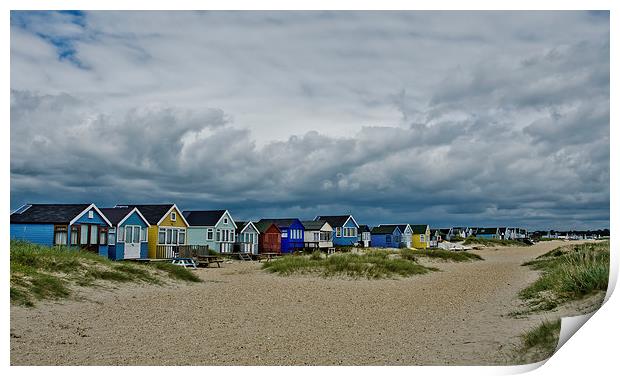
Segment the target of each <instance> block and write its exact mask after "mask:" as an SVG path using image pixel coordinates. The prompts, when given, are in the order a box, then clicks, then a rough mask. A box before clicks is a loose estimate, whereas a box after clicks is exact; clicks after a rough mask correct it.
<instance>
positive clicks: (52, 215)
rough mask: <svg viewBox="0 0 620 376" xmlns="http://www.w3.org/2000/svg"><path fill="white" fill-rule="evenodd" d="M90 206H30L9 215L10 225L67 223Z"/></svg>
mask: <svg viewBox="0 0 620 376" xmlns="http://www.w3.org/2000/svg"><path fill="white" fill-rule="evenodd" d="M90 205H91V204H31V205H30V206H29V207H26V206H25V207H22V208H20V209H21V210H18V211H17V212H15V213H13V214H11V223H69V222H71V220H73V219H74V218H75V217H76V216H77V215H78V214H80V213H81V212H83V211H84V210H86V208H88V207H89V206H90ZM24 209H25V210H24Z"/></svg>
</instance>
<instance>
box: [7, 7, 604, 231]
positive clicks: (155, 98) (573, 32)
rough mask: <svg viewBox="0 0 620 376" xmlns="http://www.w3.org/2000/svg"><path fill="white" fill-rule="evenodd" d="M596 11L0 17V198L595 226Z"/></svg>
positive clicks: (600, 154)
mask: <svg viewBox="0 0 620 376" xmlns="http://www.w3.org/2000/svg"><path fill="white" fill-rule="evenodd" d="M609 71H610V56H609V12H583V11H549V12H541V11H531V12H524V11H518V12H474V11H467V12H423V11H407V12H332V11H330V12H185V11H165V12H164V11H136V12H130V11H122V12H110V11H92V12H91V11H88V12H77V11H71V12H47V11H46V12H30V11H28V12H24V11H12V12H11V208H12V209H16V208H17V207H19V206H21V205H22V204H23V203H37V202H41V203H42V202H48V203H53V202H59V203H60V202H95V203H96V204H97V205H100V206H104V207H105V206H109V205H114V204H115V203H118V202H135V203H167V202H174V203H176V204H177V205H178V206H179V207H180V208H181V209H182V210H192V209H193V210H196V209H219V208H226V209H229V210H230V211H231V213H232V215H233V216H234V217H235V219H259V218H261V217H299V218H303V219H305V218H313V217H314V216H316V215H330V214H341V213H351V214H353V215H354V216H355V217H356V219H358V222H361V223H368V224H370V225H375V224H379V223H397V222H408V223H428V224H430V225H432V226H442V227H443V226H451V225H454V226H456V225H470V226H487V225H497V226H523V227H527V228H529V229H549V228H555V229H559V230H571V229H597V228H609V208H610V206H609V201H610V200H609V195H610V187H609V167H610V163H609V162H610V161H609V148H610V138H609V127H610V118H609V107H610V102H609V93H610V86H609V83H610V81H609V77H610V76H609Z"/></svg>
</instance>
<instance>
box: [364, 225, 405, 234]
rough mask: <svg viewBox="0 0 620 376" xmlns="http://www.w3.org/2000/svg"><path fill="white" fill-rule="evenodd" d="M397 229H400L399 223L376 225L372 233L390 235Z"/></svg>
mask: <svg viewBox="0 0 620 376" xmlns="http://www.w3.org/2000/svg"><path fill="white" fill-rule="evenodd" d="M396 230H398V231H400V229H399V228H398V225H379V226H377V227H374V228H373V229H372V231H371V232H370V233H371V234H373V235H383V234H385V235H389V234H393V233H394V231H396Z"/></svg>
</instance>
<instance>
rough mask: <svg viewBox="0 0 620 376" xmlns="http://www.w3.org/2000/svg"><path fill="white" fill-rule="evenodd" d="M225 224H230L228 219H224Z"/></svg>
mask: <svg viewBox="0 0 620 376" xmlns="http://www.w3.org/2000/svg"><path fill="white" fill-rule="evenodd" d="M224 224H225V225H227V224H228V218H226V217H224Z"/></svg>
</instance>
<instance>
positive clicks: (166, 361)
mask: <svg viewBox="0 0 620 376" xmlns="http://www.w3.org/2000/svg"><path fill="white" fill-rule="evenodd" d="M560 243H561V242H558V241H553V242H541V243H538V244H536V245H535V246H532V247H523V248H501V249H497V250H494V249H485V250H481V251H476V252H477V253H479V254H480V255H481V256H483V257H484V258H485V260H484V261H478V262H471V263H435V264H433V265H434V266H438V267H439V268H440V269H441V270H442V271H441V272H435V273H430V274H427V275H421V276H415V277H412V278H406V279H398V280H379V281H367V280H341V279H323V278H319V277H303V276H301V277H279V276H274V275H270V274H268V273H265V272H263V271H261V270H260V267H259V264H257V263H249V262H246V263H242V262H236V263H233V264H225V265H224V267H222V268H221V269H216V268H212V269H208V270H199V271H197V273H198V274H199V275H200V276H201V277H202V278H203V279H204V280H205V281H206V282H205V283H200V284H193V285H186V284H179V285H172V286H166V287H161V286H131V287H128V286H124V287H121V288H119V289H116V290H113V291H101V290H96V291H89V292H88V294H87V299H88V300H87V301H79V302H78V301H64V302H62V303H44V304H39V305H38V306H37V307H36V308H34V309H27V308H23V307H11V364H13V365H333V364H335V365H338V364H343V365H387V364H389V365H413V364H446V365H447V364H469V365H472V364H504V363H506V362H507V361H510V359H511V358H510V355H511V353H512V350H513V346H514V344H516V343H517V341H518V336H519V334H521V333H522V332H523V331H524V330H526V329H528V328H531V327H533V326H535V325H537V324H538V323H539V322H540V318H539V317H528V318H520V319H517V318H513V317H510V316H508V313H510V312H512V311H514V310H515V309H518V307H519V304H520V303H519V300H518V299H517V298H516V296H517V293H518V291H519V290H520V289H522V288H523V287H525V286H527V285H528V284H530V283H531V282H532V281H534V280H535V279H536V276H537V273H536V272H533V271H531V270H529V269H528V268H526V267H521V266H520V264H521V263H522V262H524V261H526V260H529V259H532V258H534V257H536V256H538V255H540V254H542V253H544V252H547V251H549V250H551V249H553V248H555V247H557V246H558V245H559V244H560Z"/></svg>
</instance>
